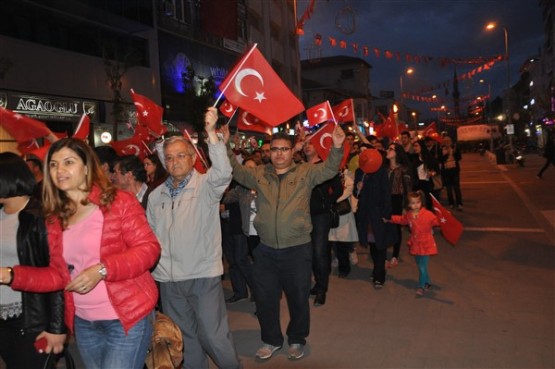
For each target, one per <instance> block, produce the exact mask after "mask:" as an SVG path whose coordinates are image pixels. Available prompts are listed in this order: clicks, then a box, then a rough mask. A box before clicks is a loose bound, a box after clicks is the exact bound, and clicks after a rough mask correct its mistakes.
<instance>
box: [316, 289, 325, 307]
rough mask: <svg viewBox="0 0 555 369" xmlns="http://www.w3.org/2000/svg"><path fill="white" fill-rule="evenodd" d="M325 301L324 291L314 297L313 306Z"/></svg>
mask: <svg viewBox="0 0 555 369" xmlns="http://www.w3.org/2000/svg"><path fill="white" fill-rule="evenodd" d="M325 303H326V293H325V292H323V293H319V294H317V295H316V297H315V298H314V306H322V305H324V304H325Z"/></svg>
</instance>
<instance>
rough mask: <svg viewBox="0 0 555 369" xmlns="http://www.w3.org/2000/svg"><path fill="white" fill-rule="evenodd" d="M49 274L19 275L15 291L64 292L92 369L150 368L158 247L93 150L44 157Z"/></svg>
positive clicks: (62, 143) (68, 317)
mask: <svg viewBox="0 0 555 369" xmlns="http://www.w3.org/2000/svg"><path fill="white" fill-rule="evenodd" d="M45 162H46V168H47V170H46V171H45V177H44V188H43V207H44V210H45V214H46V216H47V222H46V225H47V229H48V241H49V246H50V266H49V267H48V268H29V267H23V266H16V267H14V268H13V275H14V277H13V281H12V286H13V288H17V289H22V290H28V291H31V290H32V291H35V292H46V291H54V290H59V289H64V290H65V293H64V298H65V321H66V324H67V326H68V327H69V329H70V330H71V331H72V332H74V333H75V338H76V341H77V345H78V347H79V351H80V354H81V357H82V359H83V361H84V363H85V365H86V367H87V368H89V369H92V368H95V369H96V368H136V369H141V368H143V365H144V360H145V356H146V353H147V347H148V345H149V342H150V338H151V335H152V323H153V317H154V314H153V312H154V306H155V304H156V301H157V298H158V292H157V289H156V285H155V283H154V280H153V279H152V277H151V275H150V272H149V270H150V269H151V268H152V267H153V266H154V265H155V263H156V261H157V260H158V257H159V255H160V245H159V243H158V241H157V239H156V236H155V235H154V233H153V232H152V230H151V229H150V227H149V225H148V222H147V220H146V216H145V213H144V210H143V208H142V207H141V205H140V204H139V202H138V201H137V199H136V198H135V197H134V195H133V194H131V193H127V192H125V191H120V190H117V189H115V188H114V187H113V186H112V184H111V183H110V181H109V180H108V178H107V177H106V175H105V174H104V172H103V171H102V169H101V167H100V164H99V162H98V159H97V157H96V156H95V154H94V152H93V151H92V149H91V148H90V147H89V146H88V145H87V144H85V143H84V142H83V141H80V140H76V139H71V138H65V139H61V140H59V141H57V142H55V143H54V144H52V146H51V147H50V149H49V151H48V154H47V157H46V161H45Z"/></svg>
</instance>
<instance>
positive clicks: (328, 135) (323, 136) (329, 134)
mask: <svg viewBox="0 0 555 369" xmlns="http://www.w3.org/2000/svg"><path fill="white" fill-rule="evenodd" d="M326 137H329V138H332V137H331V133H324V134H323V135H322V136H321V137H320V146H322V147H323V148H325V149H327V148H328V147H327V146H326V145H324V140H325V139H326Z"/></svg>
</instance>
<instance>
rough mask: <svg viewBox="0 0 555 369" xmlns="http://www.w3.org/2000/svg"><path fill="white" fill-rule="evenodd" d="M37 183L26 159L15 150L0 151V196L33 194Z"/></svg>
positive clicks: (4, 197) (5, 197)
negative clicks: (15, 152)
mask: <svg viewBox="0 0 555 369" xmlns="http://www.w3.org/2000/svg"><path fill="white" fill-rule="evenodd" d="M35 184H36V182H35V176H33V173H32V172H31V170H30V169H29V167H28V166H27V163H25V160H23V159H22V158H20V157H19V156H17V155H16V154H14V153H13V152H3V153H0V198H3V199H7V198H10V197H16V196H31V195H32V194H33V190H34V188H35Z"/></svg>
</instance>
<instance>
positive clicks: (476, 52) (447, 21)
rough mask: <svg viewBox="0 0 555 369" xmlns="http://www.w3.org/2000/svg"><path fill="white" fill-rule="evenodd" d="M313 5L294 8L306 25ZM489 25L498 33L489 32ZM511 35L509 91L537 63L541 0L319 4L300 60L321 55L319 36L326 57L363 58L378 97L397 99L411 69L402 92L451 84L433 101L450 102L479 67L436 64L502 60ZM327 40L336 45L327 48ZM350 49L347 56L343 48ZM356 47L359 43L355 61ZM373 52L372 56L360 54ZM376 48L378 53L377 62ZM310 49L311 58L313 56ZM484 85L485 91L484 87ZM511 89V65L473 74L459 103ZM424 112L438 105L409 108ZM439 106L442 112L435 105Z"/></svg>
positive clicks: (336, 0) (302, 0) (300, 1)
mask: <svg viewBox="0 0 555 369" xmlns="http://www.w3.org/2000/svg"><path fill="white" fill-rule="evenodd" d="M308 4H309V0H297V18H301V16H302V15H303V13H304V11H305V9H306V8H307V6H308ZM488 22H497V23H498V24H499V25H500V26H501V27H499V28H497V29H494V30H490V31H486V30H485V25H486V24H487V23H488ZM502 27H506V28H507V30H508V40H509V56H510V58H509V60H510V72H511V73H510V78H511V84H514V83H515V82H517V81H518V78H519V73H518V71H519V69H520V67H521V66H522V64H523V63H524V62H525V60H527V59H529V58H530V57H533V56H537V55H539V50H540V48H541V46H542V43H543V42H544V35H543V20H542V14H541V8H540V7H539V5H538V1H536V0H482V1H475V0H316V5H315V8H314V12H313V14H312V17H311V18H310V19H308V20H306V21H305V24H304V32H305V34H304V36H300V38H299V40H300V52H301V59H308V58H309V57H310V56H311V55H312V57H314V56H316V55H318V54H317V52H315V49H314V45H313V44H314V36H315V35H316V34H320V35H321V36H322V46H321V48H320V50H321V56H322V57H327V56H333V55H347V56H358V57H360V58H362V59H364V60H365V61H366V62H368V63H369V64H370V65H371V66H372V69H371V77H370V80H371V84H370V89H371V93H372V95H373V96H378V95H379V94H380V91H382V90H386V91H394V92H395V96H396V97H397V96H399V90H400V86H399V85H400V78H399V77H400V76H401V74H403V73H404V71H405V70H406V69H407V68H408V67H412V68H414V73H413V74H412V75H410V76H405V77H403V85H404V86H403V90H404V91H405V92H409V93H412V92H419V93H418V94H419V95H426V96H430V95H431V94H432V92H429V93H420V91H422V90H425V89H428V88H429V87H433V86H437V85H441V84H443V83H445V82H449V88H448V92H449V96H445V92H446V91H445V89H444V88H441V89H438V90H436V91H434V92H433V93H435V94H437V95H438V96H441V97H450V94H451V93H452V88H451V86H452V84H451V82H450V80H452V77H453V73H454V70H455V68H456V70H457V74H458V75H461V74H465V73H468V72H470V71H471V70H473V69H475V68H477V67H478V66H480V65H481V64H457V65H453V64H451V65H447V66H445V67H441V66H440V64H439V62H438V58H439V57H448V58H465V59H470V58H475V57H491V56H495V55H504V54H505V41H504V32H503V29H502ZM329 37H332V38H335V39H336V40H337V43H338V45H337V46H330V43H329V41H328V40H329ZM341 40H343V41H346V42H347V48H346V49H342V48H340V47H339V42H340V41H341ZM353 43H358V45H359V50H358V53H355V51H354V50H353V47H352V46H351V45H352V44H353ZM363 46H368V48H369V56H363V53H362V48H363ZM374 48H377V49H379V50H380V51H381V54H380V57H376V56H375V54H374ZM310 49H312V50H311V51H309V50H310ZM385 50H389V51H392V52H400V53H401V55H402V58H401V61H397V59H396V58H393V59H386V57H385V56H384V55H383V52H384V51H385ZM406 54H410V55H418V56H429V57H433V59H432V61H431V62H428V63H423V62H420V63H416V62H414V61H413V62H408V61H406V59H405V55H406ZM480 79H483V80H484V82H483V83H479V80H480ZM506 87H507V64H506V62H505V61H504V60H502V61H500V62H497V63H496V64H495V65H494V66H493V67H492V68H491V69H490V70H487V71H484V72H482V73H479V74H476V75H475V76H474V77H473V78H472V79H469V80H465V81H460V82H459V90H460V93H461V99H465V98H470V97H475V96H478V95H486V94H487V93H488V90H489V89H491V94H492V97H493V98H495V97H496V96H498V95H501V94H502V92H503V90H505V89H506ZM406 103H407V105H408V106H410V107H414V108H416V109H419V110H420V112H421V114H422V118H425V117H426V116H433V115H435V113H432V112H430V107H431V106H435V105H430V104H425V103H419V102H416V101H406ZM436 105H437V104H436Z"/></svg>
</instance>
